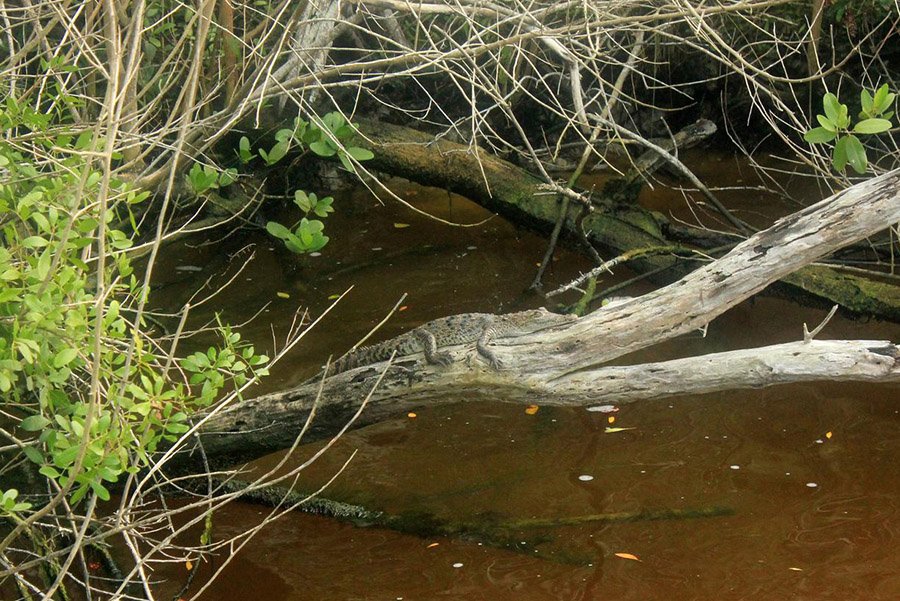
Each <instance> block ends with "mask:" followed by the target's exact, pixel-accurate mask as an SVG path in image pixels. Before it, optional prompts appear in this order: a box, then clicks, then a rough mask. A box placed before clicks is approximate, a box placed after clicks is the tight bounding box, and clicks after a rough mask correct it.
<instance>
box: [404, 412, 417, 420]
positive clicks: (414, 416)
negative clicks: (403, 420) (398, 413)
mask: <svg viewBox="0 0 900 601" xmlns="http://www.w3.org/2000/svg"><path fill="white" fill-rule="evenodd" d="M406 417H408V418H409V419H416V417H417V416H416V414H415V413H413V412H412V411H410V412H409V413H407V414H406Z"/></svg>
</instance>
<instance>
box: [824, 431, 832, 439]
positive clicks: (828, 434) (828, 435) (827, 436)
mask: <svg viewBox="0 0 900 601" xmlns="http://www.w3.org/2000/svg"><path fill="white" fill-rule="evenodd" d="M832 436H834V434H832V433H831V430H829V431H828V432H826V433H825V438H831V437H832Z"/></svg>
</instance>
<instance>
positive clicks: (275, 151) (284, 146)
mask: <svg viewBox="0 0 900 601" xmlns="http://www.w3.org/2000/svg"><path fill="white" fill-rule="evenodd" d="M288 148H289V147H288V143H287V142H278V143H277V144H275V146H273V147H272V150H270V151H269V154H267V155H265V156H263V159H264V160H265V161H266V164H267V165H270V166H271V165H274V164H275V163H277V162H278V161H280V160H281V159H283V158H284V157H285V155H286V154H287V152H288ZM260 154H263V152H262V149H260Z"/></svg>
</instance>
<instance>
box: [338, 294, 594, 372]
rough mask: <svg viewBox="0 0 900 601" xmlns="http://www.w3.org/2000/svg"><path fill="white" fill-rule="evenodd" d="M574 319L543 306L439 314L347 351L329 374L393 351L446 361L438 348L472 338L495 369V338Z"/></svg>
mask: <svg viewBox="0 0 900 601" xmlns="http://www.w3.org/2000/svg"><path fill="white" fill-rule="evenodd" d="M575 319H577V317H575V316H574V315H560V314H558V313H551V312H550V311H547V310H546V309H531V310H528V311H520V312H518V313H507V314H504V315H494V314H492V313H462V314H459V315H450V316H449V317H441V318H440V319H435V320H434V321H429V322H428V323H426V324H423V325H421V326H419V327H417V328H414V329H412V330H410V331H409V332H405V333H403V334H401V335H399V336H397V337H396V338H391V339H390V340H386V341H384V342H381V343H379V344H373V345H372V346H365V347H362V348H359V349H356V350H354V351H350V352H349V353H347V354H346V355H344V356H343V357H341V358H340V359H338V360H337V361H335V362H334V364H333V365H332V366H331V368H330V369H329V371H328V375H329V376H333V375H335V374H339V373H341V372H345V371H348V370H350V369H353V368H356V367H360V366H363V365H369V364H372V363H378V362H381V361H387V360H388V359H390V358H391V356H392V355H395V356H398V357H400V356H405V355H413V354H415V353H424V355H425V360H426V361H427V362H428V363H430V364H432V365H449V364H450V363H451V362H452V361H453V358H452V357H451V356H450V353H447V352H446V351H438V349H439V348H441V347H445V346H454V345H459V344H471V343H473V342H474V343H475V349H476V351H477V352H478V356H480V357H482V358H483V359H484V360H485V361H487V362H488V364H489V365H490V366H491V367H493V368H494V369H500V368H502V367H503V365H502V363H501V362H500V359H499V358H498V357H497V355H496V354H495V353H494V351H493V350H491V348H490V347H489V346H488V345H489V344H490V343H491V342H492V341H493V340H494V338H497V337H500V338H502V337H506V336H520V335H523V334H531V333H534V332H538V331H540V330H544V329H547V328H552V327H554V326H558V325H561V324H566V323H569V322H571V321H573V320H575Z"/></svg>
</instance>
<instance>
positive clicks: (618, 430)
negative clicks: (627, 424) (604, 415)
mask: <svg viewBox="0 0 900 601" xmlns="http://www.w3.org/2000/svg"><path fill="white" fill-rule="evenodd" d="M636 429H637V428H607V429H606V430H604V432H606V433H607V434H615V433H616V432H625V431H626V430H636Z"/></svg>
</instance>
